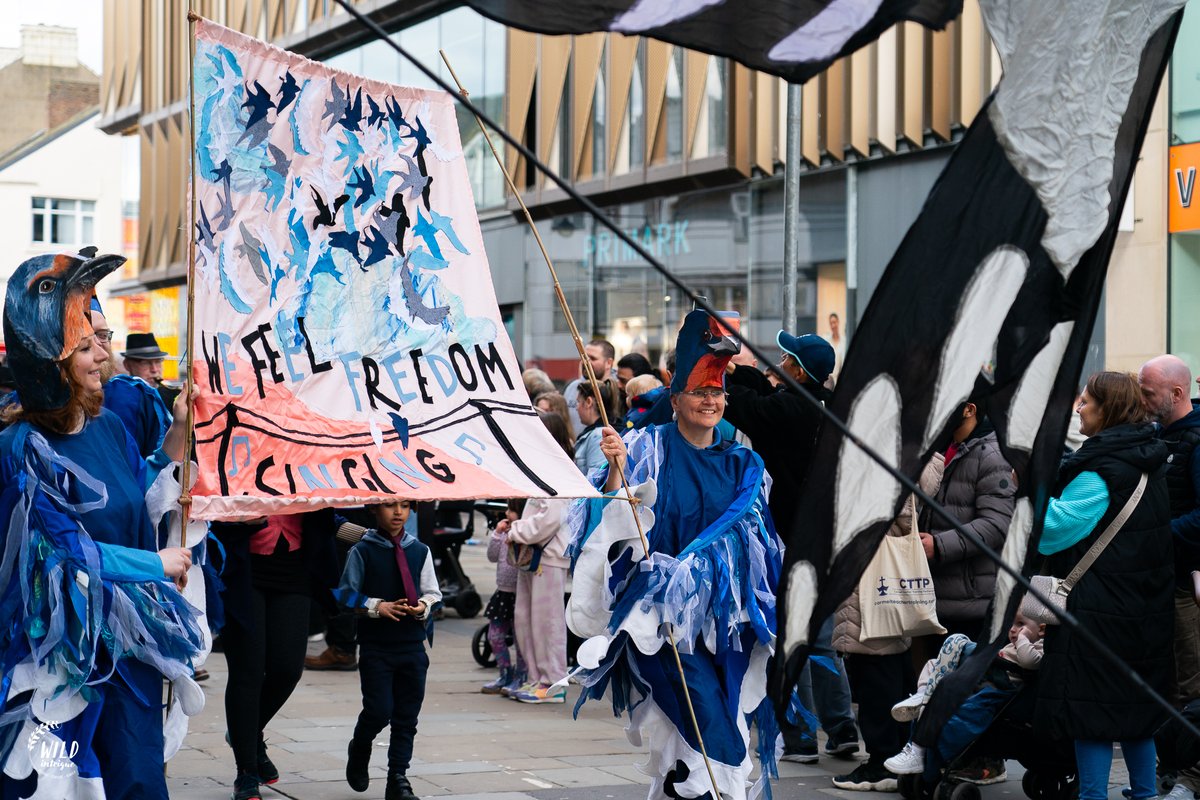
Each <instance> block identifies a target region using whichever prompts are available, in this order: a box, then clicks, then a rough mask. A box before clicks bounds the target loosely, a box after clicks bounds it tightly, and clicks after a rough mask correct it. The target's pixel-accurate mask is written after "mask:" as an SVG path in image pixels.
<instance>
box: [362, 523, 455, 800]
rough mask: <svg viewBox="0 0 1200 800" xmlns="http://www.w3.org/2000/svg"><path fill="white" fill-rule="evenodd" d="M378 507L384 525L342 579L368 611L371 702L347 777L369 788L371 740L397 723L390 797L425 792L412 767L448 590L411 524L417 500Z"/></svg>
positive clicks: (365, 662) (365, 638)
mask: <svg viewBox="0 0 1200 800" xmlns="http://www.w3.org/2000/svg"><path fill="white" fill-rule="evenodd" d="M372 510H373V511H374V513H375V521H376V524H377V525H378V528H371V529H369V530H367V532H366V533H365V534H364V535H363V538H362V539H361V540H360V541H359V542H358V544H356V545H355V546H354V548H353V549H351V551H350V554H349V555H348V556H347V558H346V569H345V571H344V572H343V573H342V582H341V585H340V586H339V587H338V593H339V599H340V601H341V603H342V604H343V605H345V606H347V607H350V608H356V609H360V610H361V612H362V613H364V614H365V615H366V616H365V618H364V619H361V620H359V625H358V644H359V648H360V654H359V661H358V675H359V678H360V680H361V682H362V696H363V710H362V713H361V714H359V715H358V724H357V725H355V727H354V737H353V738H352V739H351V740H350V746H349V754H348V759H347V761H346V782H347V783H349V784H350V788H351V789H353V790H354V791H356V792H365V791H366V790H367V787H368V785H369V784H370V782H371V779H370V776H369V775H368V773H367V767H368V765H369V763H370V761H371V742H373V741H374V740H375V737H376V736H377V735H378V734H379V732H380V731H382V730H383V729H384V728H385V727H387V726H388V724H389V723H390V724H391V727H392V731H391V733H392V738H391V742H390V744H389V745H388V775H387V788H386V789H385V790H384V797H385V798H386V800H417V798H416V796H415V795H414V794H413V790H412V785H411V784H410V783H409V782H408V777H407V772H408V765H409V762H410V761H411V760H412V751H413V739H414V738H415V737H416V735H417V716H418V715H419V714H420V711H421V703H422V701H423V700H424V699H425V674H426V673H427V672H428V671H429V656H428V655H426V653H425V640H426V638H427V637H428V636H429V634H431V633H432V631H431V629H430V628H429V627H428V620H429V616H430V614H431V613H432V611H433V609H434V608H435V607H436V606H440V605H441V603H442V592H441V590H440V589H439V588H438V581H437V576H436V575H435V574H434V571H433V558H432V557H431V556H430V554H429V548H428V547H426V546H425V545H423V544H421V543H420V542H419V541H417V538H416V537H415V536H412V535H411V534H406V533H405V532H404V523H405V522H407V521H408V514H409V510H410V506H409V502H408V501H407V500H396V501H393V502H391V503H383V504H380V505H377V506H374V507H373V508H372Z"/></svg>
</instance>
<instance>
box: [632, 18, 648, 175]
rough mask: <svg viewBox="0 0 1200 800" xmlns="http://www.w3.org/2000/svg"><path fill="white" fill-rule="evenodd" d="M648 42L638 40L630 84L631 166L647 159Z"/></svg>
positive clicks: (638, 165)
mask: <svg viewBox="0 0 1200 800" xmlns="http://www.w3.org/2000/svg"><path fill="white" fill-rule="evenodd" d="M645 81H646V42H645V40H643V41H640V42H638V49H637V59H636V60H635V61H634V64H633V80H632V81H631V82H630V86H629V111H628V120H629V166H630V167H631V168H640V167H641V166H642V164H644V163H645V160H646V83H645Z"/></svg>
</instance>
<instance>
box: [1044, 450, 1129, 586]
mask: <svg viewBox="0 0 1200 800" xmlns="http://www.w3.org/2000/svg"><path fill="white" fill-rule="evenodd" d="M1148 478H1149V476H1148V475H1147V474H1146V473H1145V472H1143V473H1142V477H1141V478H1140V479H1139V480H1138V485H1137V488H1136V489H1134V490H1133V494H1131V495H1130V496H1129V500H1128V501H1126V503H1125V507H1124V508H1122V509H1121V513H1120V514H1117V516H1116V519H1114V520H1113V521H1112V522H1110V523H1109V524H1108V528H1106V529H1105V531H1104V533H1103V534H1102V535H1101V536H1100V538H1099V539H1097V540H1096V543H1095V544H1094V545H1092V546H1091V548H1089V549H1088V551H1087V552H1086V553H1084V554H1083V558H1081V559H1079V563H1078V564H1076V565H1075V569H1073V570H1071V574H1070V575H1068V576H1067V577H1066V578H1064V579H1063V582H1062V584H1061V586H1060V587H1059V593H1060V594H1064V595H1065V594H1067V593H1069V592H1070V591H1071V589H1073V588H1074V587H1075V584H1076V583H1078V582H1079V579H1080V578H1082V577H1083V573H1085V572H1087V571H1088V569H1089V568H1090V567H1091V566H1092V564H1094V563H1095V561H1096V559H1097V558H1099V557H1100V554H1101V553H1103V552H1104V548H1106V547H1108V543H1109V542H1111V541H1112V540H1113V537H1115V536H1116V535H1117V533H1118V532H1120V530H1121V528H1122V527H1124V526H1125V522H1126V521H1127V520H1128V519H1129V515H1130V514H1132V513H1133V510H1134V509H1135V508H1137V504H1138V502H1140V501H1141V499H1142V493H1143V492H1144V491H1146V481H1147V479H1148Z"/></svg>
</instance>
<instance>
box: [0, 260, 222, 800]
mask: <svg viewBox="0 0 1200 800" xmlns="http://www.w3.org/2000/svg"><path fill="white" fill-rule="evenodd" d="M123 262H124V259H123V258H121V257H119V256H100V257H94V252H90V253H81V254H79V255H63V254H60V255H44V256H37V257H35V258H32V259H30V260H28V261H26V262H24V263H23V264H21V266H20V267H18V268H17V270H16V272H15V273H14V274H13V276H12V278H11V279H10V280H9V282H8V293H7V296H6V298H5V305H4V338H5V343H6V345H7V348H8V354H9V364H10V366H11V367H12V371H13V374H14V377H15V379H16V383H17V395H18V400H17V402H16V404H14V405H12V406H10V407H8V408H6V409H5V411H4V419H5V422H7V423H8V425H9V427H8V428H7V429H6V430H5V431H4V432H3V434H0V620H2V621H3V627H2V628H0V703H2V706H0V764H2V765H3V771H4V776H3V780H2V785H3V792H2V794H3V795H4V797H5V798H9V797H12V798H17V797H21V798H27V797H37V798H42V797H45V798H54V799H55V800H61V799H63V798H76V797H79V798H88V800H93V799H94V798H107V800H116V798H139V800H141V799H143V798H166V797H167V787H166V781H165V778H164V776H163V769H162V762H163V714H162V680H163V678H164V677H166V678H167V679H169V680H172V681H173V682H174V683H175V686H176V688H177V690H178V691H179V693H180V694H182V695H184V696H185V699H186V702H185V703H184V709H185V712H186V711H188V710H189V708H188V707H189V706H191V711H193V712H194V711H195V710H196V705H197V704H199V705H202V703H203V695H202V694H200V693H199V689H198V687H197V686H196V685H195V684H194V683H192V682H191V681H190V675H191V664H190V660H191V658H192V657H193V655H195V654H196V653H197V652H198V650H199V647H200V644H201V633H200V630H199V629H198V627H197V625H196V621H195V617H194V614H193V609H191V608H190V607H189V606H188V605H187V603H186V602H185V601H184V600H183V598H182V596H181V595H180V594H179V591H178V590H177V588H176V586H175V584H174V583H173V582H172V579H174V580H178V581H181V582H182V581H183V580H185V575H186V573H187V569H188V567H189V566H190V564H191V557H190V554H189V553H188V551H187V550H185V549H183V548H177V547H176V548H168V549H165V550H158V548H157V537H156V534H155V527H154V521H153V520H151V519H150V514H149V512H148V511H147V509H146V503H145V494H146V491H147V490H148V488H149V487H150V485H151V483H152V482H153V481H154V480H155V479H156V477H157V476H158V473H159V472H161V471H163V469H164V468H165V467H166V466H167V465H168V464H169V463H170V462H171V461H172V460H176V459H179V458H181V457H182V456H183V451H184V442H185V436H184V422H183V420H184V418H185V416H186V404H185V403H183V402H180V403H178V404H177V405H176V408H175V409H174V423H173V424H172V426H171V429H170V430H169V431H168V433H167V436H166V438H165V440H164V441H163V445H162V448H161V449H160V450H159V451H158V452H156V453H155V454H154V455H153V456H152V457H151V458H150V459H149V461H145V460H143V459H142V457H141V455H140V454H139V453H138V450H137V446H136V445H135V444H134V442H133V441H132V440H131V439H130V438H129V435H128V434H127V433H126V431H125V428H124V426H123V425H122V424H121V422H120V420H118V419H117V417H116V416H114V415H113V414H112V413H111V412H109V411H106V410H104V409H103V408H102V407H101V402H102V399H103V395H102V391H101V381H100V365H101V364H102V363H103V362H104V360H105V358H106V354H105V353H104V351H103V350H102V349H101V348H99V347H97V346H96V344H95V338H94V337H93V336H92V328H91V323H90V321H89V320H88V317H87V309H88V301H89V298H90V295H91V294H92V291H93V288H94V286H95V284H96V282H97V281H98V280H99V279H100V278H102V277H104V276H105V275H107V274H108V273H109V272H111V271H112V270H113V269H115V268H117V267H118V266H120V265H121V263H123ZM163 478H164V479H168V478H169V475H164V476H163Z"/></svg>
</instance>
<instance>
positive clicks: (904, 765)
mask: <svg viewBox="0 0 1200 800" xmlns="http://www.w3.org/2000/svg"><path fill="white" fill-rule="evenodd" d="M883 765H884V766H885V767H887V768H888V770H889V771H890V772H894V773H896V774H897V775H919V774H920V773H922V772H924V771H925V748H924V747H921V745H919V744H913V743H912V742H909V743H908V744H906V745H904V749H903V750H901V751H900V752H899V753H896V755H894V756H892V757H891V758H889V759H888V760H887V761H885V762H883Z"/></svg>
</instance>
